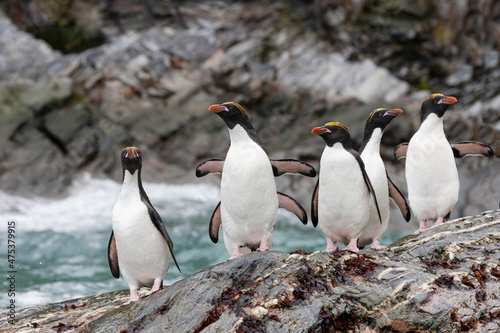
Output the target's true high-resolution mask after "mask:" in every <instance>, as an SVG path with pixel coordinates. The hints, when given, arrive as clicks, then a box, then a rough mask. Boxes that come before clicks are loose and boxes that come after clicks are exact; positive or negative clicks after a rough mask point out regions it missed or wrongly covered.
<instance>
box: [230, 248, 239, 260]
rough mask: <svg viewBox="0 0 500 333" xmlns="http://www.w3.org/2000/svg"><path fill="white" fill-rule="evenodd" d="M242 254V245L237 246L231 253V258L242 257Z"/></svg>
mask: <svg viewBox="0 0 500 333" xmlns="http://www.w3.org/2000/svg"><path fill="white" fill-rule="evenodd" d="M241 256H242V254H241V252H240V247H239V246H238V247H235V248H234V249H233V254H231V257H230V258H229V259H234V258H238V257H241Z"/></svg>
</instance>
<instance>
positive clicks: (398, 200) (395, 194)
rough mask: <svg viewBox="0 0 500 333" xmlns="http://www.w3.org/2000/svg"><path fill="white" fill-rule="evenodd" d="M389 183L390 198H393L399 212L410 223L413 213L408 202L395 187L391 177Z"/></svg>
mask: <svg viewBox="0 0 500 333" xmlns="http://www.w3.org/2000/svg"><path fill="white" fill-rule="evenodd" d="M387 183H388V185H389V197H391V198H392V201H393V202H394V203H395V204H396V206H398V208H399V210H400V211H401V214H403V217H404V219H405V221H406V222H410V219H411V211H410V205H409V204H408V201H407V200H406V198H405V196H404V195H403V193H401V191H400V190H399V188H397V186H396V185H394V183H393V182H392V180H391V178H389V175H387Z"/></svg>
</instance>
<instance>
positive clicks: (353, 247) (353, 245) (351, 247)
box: [344, 238, 359, 253]
mask: <svg viewBox="0 0 500 333" xmlns="http://www.w3.org/2000/svg"><path fill="white" fill-rule="evenodd" d="M344 251H351V252H354V253H358V252H359V249H358V239H357V238H353V239H351V241H350V242H349V244H347V246H346V247H345V248H344Z"/></svg>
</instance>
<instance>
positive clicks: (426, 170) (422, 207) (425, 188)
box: [406, 131, 460, 221]
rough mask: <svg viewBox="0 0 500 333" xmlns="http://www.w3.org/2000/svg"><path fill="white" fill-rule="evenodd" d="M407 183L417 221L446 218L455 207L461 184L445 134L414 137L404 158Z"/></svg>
mask: <svg viewBox="0 0 500 333" xmlns="http://www.w3.org/2000/svg"><path fill="white" fill-rule="evenodd" d="M406 182H407V185H408V200H409V202H410V206H411V209H412V211H413V214H414V215H415V216H416V217H417V218H418V220H419V221H422V220H435V219H437V218H438V216H445V215H446V214H447V213H448V212H449V211H450V210H451V209H452V208H453V207H454V206H455V204H456V203H457V200H458V193H459V187H460V183H459V179H458V171H457V166H456V164H455V158H454V157H453V152H452V150H451V147H450V144H449V143H448V140H446V137H445V136H444V133H441V135H437V134H434V135H429V134H422V133H420V131H418V132H417V133H415V135H414V136H413V137H412V139H411V140H410V143H409V144H408V151H407V154H406Z"/></svg>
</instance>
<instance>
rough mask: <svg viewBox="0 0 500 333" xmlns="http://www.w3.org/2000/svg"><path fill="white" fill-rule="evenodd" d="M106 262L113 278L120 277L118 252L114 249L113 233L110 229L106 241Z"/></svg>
mask: <svg viewBox="0 0 500 333" xmlns="http://www.w3.org/2000/svg"><path fill="white" fill-rule="evenodd" d="M108 264H109V268H110V270H111V274H112V275H113V277H114V278H116V279H119V278H120V267H118V252H117V251H116V241H115V234H114V233H113V231H111V237H109V243H108Z"/></svg>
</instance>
